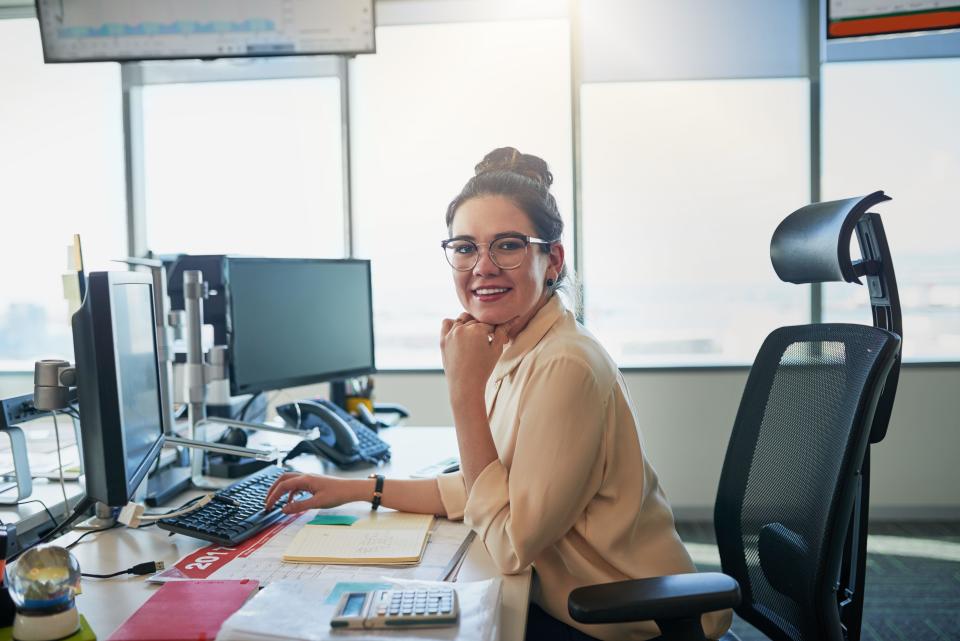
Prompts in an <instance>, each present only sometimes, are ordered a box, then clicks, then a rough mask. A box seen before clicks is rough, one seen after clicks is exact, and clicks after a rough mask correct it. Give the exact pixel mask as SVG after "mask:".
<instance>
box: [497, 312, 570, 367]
mask: <svg viewBox="0 0 960 641" xmlns="http://www.w3.org/2000/svg"><path fill="white" fill-rule="evenodd" d="M565 311H566V308H565V307H564V306H563V303H562V302H561V301H560V297H559V296H557V295H556V294H554V295H552V296H551V297H550V298H549V299H548V300H547V302H546V303H545V304H544V305H543V307H541V308H540V309H539V310H538V311H537V313H536V314H534V316H533V318H531V319H530V322H528V323H527V326H526V327H524V328H523V329H522V330H521V331H520V333H519V334H517V335H516V336H515V337H514V339H513V340H512V341H510V342H509V343H507V346H506V348H504V350H503V354H502V355H501V356H500V360H498V361H497V364H496V366H495V367H494V368H493V374H492V375H491V379H492V380H494V381H499V380H501V379H502V378H504V377H505V376H507V375H508V374H510V372H512V371H513V370H515V369H516V368H517V366H518V365H520V361H522V360H523V357H524V356H526V355H527V353H528V352H529V351H530V350H531V349H533V348H534V347H536V345H537V344H538V343H539V342H540V341H541V340H542V339H543V337H544V336H545V335H546V334H547V332H548V331H550V328H551V327H553V326H554V325H555V324H556V323H557V321H559V320H560V318H561V317H562V316H563V315H564V312H565Z"/></svg>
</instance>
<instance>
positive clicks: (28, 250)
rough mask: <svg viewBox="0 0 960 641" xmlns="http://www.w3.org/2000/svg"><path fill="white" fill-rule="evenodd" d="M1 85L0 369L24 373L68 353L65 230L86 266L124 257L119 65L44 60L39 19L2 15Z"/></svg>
mask: <svg viewBox="0 0 960 641" xmlns="http://www.w3.org/2000/svg"><path fill="white" fill-rule="evenodd" d="M0 91H2V98H0V176H2V177H3V178H2V181H0V185H2V186H0V217H2V220H3V223H4V227H5V231H4V233H3V234H0V273H2V274H3V275H4V276H3V287H2V288H0V370H20V371H26V370H32V369H33V362H34V361H35V360H37V359H40V358H53V357H58V358H64V359H67V360H70V361H72V360H73V347H72V340H71V332H70V325H69V317H68V310H67V304H66V301H65V300H64V297H63V285H62V281H61V275H62V274H63V273H65V272H66V271H67V264H66V255H67V252H66V249H65V248H66V247H67V246H68V245H69V244H70V243H71V241H72V237H73V234H74V233H79V234H80V235H81V237H82V243H83V252H84V259H85V266H86V268H87V269H88V270H89V269H117V268H121V267H119V266H118V265H116V264H115V263H113V264H112V263H110V262H109V261H110V260H111V259H115V258H122V257H124V256H125V255H126V249H125V246H126V245H125V242H126V225H125V220H126V215H125V201H124V176H123V125H122V113H121V100H120V96H121V86H120V69H119V67H118V66H117V65H115V64H77V65H44V64H43V54H42V52H41V49H40V35H39V32H38V31H37V21H36V20H35V19H24V20H0ZM121 269H122V268H121ZM23 391H26V390H23Z"/></svg>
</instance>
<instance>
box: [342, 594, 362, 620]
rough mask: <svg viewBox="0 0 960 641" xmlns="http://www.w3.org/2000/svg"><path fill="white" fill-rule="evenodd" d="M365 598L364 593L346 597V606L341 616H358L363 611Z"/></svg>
mask: <svg viewBox="0 0 960 641" xmlns="http://www.w3.org/2000/svg"><path fill="white" fill-rule="evenodd" d="M366 598H367V595H366V594H365V593H364V592H354V593H352V594H351V595H350V596H348V597H347V604H346V605H344V606H343V611H342V612H341V614H342V615H343V616H348V617H353V616H358V615H359V614H360V613H361V612H362V611H363V602H364V600H365V599H366Z"/></svg>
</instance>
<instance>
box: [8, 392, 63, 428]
mask: <svg viewBox="0 0 960 641" xmlns="http://www.w3.org/2000/svg"><path fill="white" fill-rule="evenodd" d="M50 414H51V413H50V412H49V411H46V410H38V409H37V408H36V406H35V405H34V404H33V394H22V395H20V396H11V397H10V398H0V429H6V428H8V427H13V426H14V425H18V424H20V423H26V422H27V421H32V420H33V419H36V418H43V417H44V416H50Z"/></svg>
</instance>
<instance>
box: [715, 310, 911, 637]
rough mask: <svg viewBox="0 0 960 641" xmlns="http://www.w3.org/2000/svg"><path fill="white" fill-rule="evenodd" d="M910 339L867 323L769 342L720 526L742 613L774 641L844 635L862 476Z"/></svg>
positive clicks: (729, 459) (736, 446)
mask: <svg viewBox="0 0 960 641" xmlns="http://www.w3.org/2000/svg"><path fill="white" fill-rule="evenodd" d="M898 349H899V338H898V337H897V336H896V335H895V334H892V333H890V332H887V331H885V330H881V329H876V328H873V327H868V326H863V325H845V324H823V325H804V326H799V327H784V328H781V329H778V330H776V331H774V332H773V333H772V334H770V336H768V337H767V340H766V341H764V344H763V346H762V347H761V348H760V352H759V353H758V354H757V358H756V361H755V362H754V364H753V367H752V368H751V371H750V377H749V379H748V381H747V386H746V388H745V390H744V393H743V399H742V400H741V403H740V409H739V411H738V413H737V419H736V422H735V424H734V428H733V433H732V435H731V437H730V444H729V446H728V449H727V455H726V458H725V460H724V466H723V473H722V476H721V479H720V488H719V491H718V495H717V503H716V512H715V515H714V523H715V527H716V530H717V540H718V543H719V546H720V556H721V559H722V563H723V571H724V572H726V573H727V574H729V575H730V576H732V577H734V578H735V579H736V580H737V581H738V582H739V583H740V586H741V592H742V594H743V601H742V604H741V606H740V607H739V608H738V609H737V612H738V614H740V616H742V617H743V618H744V619H746V620H747V621H749V622H750V623H752V624H753V625H755V626H756V627H758V628H760V629H761V630H762V631H763V632H764V633H765V634H767V636H769V637H771V638H772V639H776V640H779V639H791V640H794V641H800V640H803V641H814V640H816V641H821V640H827V639H833V638H842V636H841V635H840V626H839V621H838V619H837V608H836V599H835V597H834V596H833V595H832V593H831V586H832V584H833V583H834V581H835V580H836V578H837V569H838V567H839V559H840V551H841V549H842V546H843V542H844V536H845V532H846V528H845V526H846V524H847V522H848V521H849V518H850V509H851V507H850V506H851V505H852V497H853V493H852V490H853V487H854V484H855V474H856V472H857V471H858V469H859V467H860V464H861V462H862V459H863V453H864V451H865V448H866V443H867V436H868V434H869V429H870V425H869V423H870V421H871V420H872V415H873V409H874V408H875V406H876V400H877V395H878V394H879V390H880V388H882V385H883V380H884V379H885V377H886V372H887V371H889V367H890V364H891V363H892V361H893V357H894V356H895V354H896V352H897V350H898Z"/></svg>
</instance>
